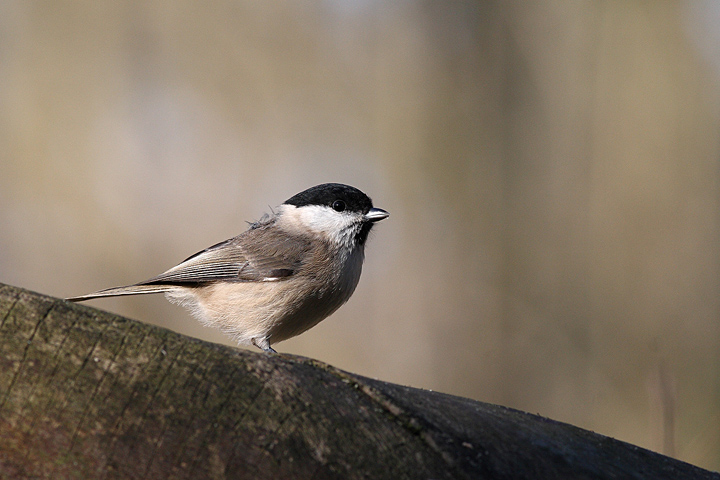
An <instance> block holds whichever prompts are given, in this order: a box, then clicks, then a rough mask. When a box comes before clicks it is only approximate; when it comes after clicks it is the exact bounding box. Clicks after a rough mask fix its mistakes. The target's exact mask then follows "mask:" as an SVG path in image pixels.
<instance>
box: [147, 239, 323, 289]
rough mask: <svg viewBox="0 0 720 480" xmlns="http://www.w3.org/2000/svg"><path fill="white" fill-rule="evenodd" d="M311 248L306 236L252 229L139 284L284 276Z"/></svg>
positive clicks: (245, 280)
mask: <svg viewBox="0 0 720 480" xmlns="http://www.w3.org/2000/svg"><path fill="white" fill-rule="evenodd" d="M310 248H311V243H310V241H309V240H308V239H306V238H303V237H297V236H295V237H290V236H288V235H287V234H286V233H282V234H278V232H277V231H276V230H275V229H271V228H263V227H258V228H251V229H250V230H247V231H246V232H243V233H242V234H240V235H238V236H237V237H234V238H231V239H229V240H226V241H224V242H221V243H218V244H216V245H213V246H212V247H210V248H207V249H205V250H203V251H201V252H198V253H196V254H195V255H193V256H191V257H189V258H188V259H186V260H185V261H183V262H182V263H180V264H179V265H177V266H175V267H173V268H171V269H169V270H168V271H166V272H164V273H161V274H160V275H158V276H156V277H153V278H151V279H149V280H147V281H145V282H141V283H139V284H138V285H179V284H199V283H206V282H216V281H236V282H264V281H269V280H279V279H285V278H288V277H291V276H292V275H294V274H295V273H296V272H297V271H298V269H299V268H301V267H302V265H303V264H304V262H305V260H306V258H307V256H308V253H309V252H310Z"/></svg>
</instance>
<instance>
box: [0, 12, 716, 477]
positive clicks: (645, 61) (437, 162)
mask: <svg viewBox="0 0 720 480" xmlns="http://www.w3.org/2000/svg"><path fill="white" fill-rule="evenodd" d="M717 25H720V3H718V2H713V1H693V2H687V3H686V2H680V1H630V2H603V1H571V0H565V1H537V2H532V3H530V2H505V1H502V2H501V1H490V2H459V1H448V2H427V1H395V2H379V1H376V0H345V1H342V0H338V1H316V2H253V1H247V2H245V1H216V2H212V4H208V3H198V2H193V1H175V2H153V1H151V2H146V1H126V2H92V1H88V2H65V1H55V0H53V1H29V2H28V1H11V0H6V1H3V2H1V3H0V162H1V164H0V165H1V169H0V282H4V283H10V284H14V285H18V286H22V287H25V288H29V289H32V290H35V291H39V292H42V293H45V294H50V295H55V296H59V297H66V296H70V295H78V294H84V293H89V292H91V291H95V290H98V289H101V288H106V287H111V286H116V285H124V284H128V283H133V282H136V281H140V280H144V279H147V278H149V277H151V276H154V275H156V274H158V273H160V272H162V271H164V270H165V269H167V268H169V267H171V266H173V265H175V264H176V263H178V262H179V261H181V260H183V259H184V258H186V257H187V256H189V255H190V254H192V253H195V252H196V251H198V250H201V249H203V248H205V247H207V246H209V245H211V244H214V243H216V242H218V241H221V240H224V239H226V238H229V237H232V236H234V235H236V234H238V233H240V232H241V231H243V230H244V229H245V228H246V224H245V221H253V220H257V219H258V218H259V217H260V216H261V215H262V214H263V213H264V212H266V211H268V210H269V207H273V206H276V205H278V204H280V203H282V202H283V201H284V200H285V199H287V198H289V197H290V196H292V195H293V194H295V193H297V192H299V191H301V190H303V189H305V188H307V187H310V186H312V185H315V184H318V183H323V182H329V181H332V182H343V183H348V184H351V185H354V186H356V187H358V188H360V189H362V190H364V191H365V192H367V193H368V194H369V195H370V196H371V197H372V198H373V200H374V201H375V204H376V205H377V206H379V207H381V208H384V209H386V210H388V211H390V212H391V214H392V215H391V217H390V218H389V219H388V220H387V221H384V222H382V223H381V224H379V225H378V226H377V227H376V229H375V231H374V234H373V235H372V238H371V240H370V244H369V246H368V251H367V260H366V263H365V271H364V273H363V278H362V280H361V282H360V285H359V287H358V289H357V291H356V293H355V295H354V297H353V298H352V299H351V300H350V302H349V303H348V304H347V305H346V306H345V307H343V308H342V309H340V310H339V311H338V312H337V313H336V314H335V315H333V316H332V317H331V318H329V319H328V320H325V321H324V322H323V323H321V324H320V325H319V326H317V327H315V328H314V329H312V330H310V331H309V332H307V333H305V334H304V335H302V336H300V337H299V338H296V339H293V340H290V341H287V342H285V343H282V344H279V345H276V348H277V349H278V350H279V351H281V352H288V353H294V354H299V355H305V356H309V357H313V358H317V359H320V360H322V361H325V362H328V363H331V364H333V365H335V366H337V367H340V368H342V369H345V370H349V371H351V372H354V373H358V374H362V375H366V376H370V377H376V378H379V379H382V380H387V381H390V382H396V383H401V384H405V385H412V386H415V387H422V388H428V389H432V390H437V391H442V392H447V393H451V394H455V395H461V396H465V397H470V398H473V399H477V400H482V401H486V402H492V403H498V404H501V405H505V406H509V407H514V408H519V409H522V410H525V411H529V412H531V413H539V414H541V415H544V416H547V417H550V418H553V419H557V420H561V421H564V422H569V423H572V424H574V425H578V426H580V427H584V428H588V429H592V430H594V431H597V432H599V433H602V434H605V435H610V436H612V437H615V438H618V439H621V440H625V441H629V442H632V443H635V444H637V445H640V446H643V447H647V448H650V449H652V450H655V451H659V452H663V453H666V454H669V455H672V456H675V457H677V458H680V459H683V460H686V461H688V462H691V463H693V464H696V465H699V466H702V467H705V468H710V469H720V428H718V425H720V248H719V246H720V88H719V87H720V29H718V28H717ZM91 304H92V305H94V306H97V307H99V308H103V309H107V310H110V311H113V312H117V313H121V314H123V315H127V316H130V317H132V318H135V319H139V320H141V321H144V322H152V323H157V324H159V325H162V326H164V327H167V328H170V329H172V330H176V331H179V332H183V333H186V334H188V335H192V336H196V337H200V338H203V339H206V340H210V341H213V342H223V343H227V339H226V338H225V337H223V336H222V335H221V334H219V333H217V332H215V331H213V330H209V329H206V328H202V327H200V326H199V325H198V324H197V323H196V322H195V321H194V320H193V319H192V318H191V317H190V316H189V315H188V314H187V313H186V312H185V310H183V309H182V308H180V307H177V306H174V305H171V304H169V303H167V302H166V301H165V299H164V298H163V297H162V296H146V297H135V298H130V297H128V298H121V299H117V298H116V299H106V300H97V301H93V302H92V303H91Z"/></svg>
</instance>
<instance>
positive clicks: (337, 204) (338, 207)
mask: <svg viewBox="0 0 720 480" xmlns="http://www.w3.org/2000/svg"><path fill="white" fill-rule="evenodd" d="M332 208H333V210H335V211H336V212H342V211H344V210H345V202H343V201H342V200H335V201H334V202H333V204H332Z"/></svg>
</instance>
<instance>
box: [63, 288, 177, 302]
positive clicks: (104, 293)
mask: <svg viewBox="0 0 720 480" xmlns="http://www.w3.org/2000/svg"><path fill="white" fill-rule="evenodd" d="M172 288H173V287H172V286H169V285H128V286H126V287H114V288H106V289H105V290H100V291H99V292H94V293H88V294H87V295H80V296H79V297H70V298H66V299H65V300H67V301H69V302H82V301H84V300H91V299H93V298H102V297H119V296H121V295H145V294H148V293H163V292H167V291H168V290H171V289H172Z"/></svg>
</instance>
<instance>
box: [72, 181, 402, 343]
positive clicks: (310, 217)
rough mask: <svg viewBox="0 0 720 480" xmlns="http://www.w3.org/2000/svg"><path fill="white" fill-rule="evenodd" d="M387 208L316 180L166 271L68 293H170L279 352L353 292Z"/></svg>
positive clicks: (229, 330)
mask: <svg viewBox="0 0 720 480" xmlns="http://www.w3.org/2000/svg"><path fill="white" fill-rule="evenodd" d="M388 215H389V213H388V212H386V211H385V210H382V209H380V208H374V207H373V204H372V201H371V200H370V198H369V197H368V196H367V195H365V194H364V193H363V192H361V191H360V190H358V189H357V188H354V187H351V186H348V185H342V184H339V183H326V184H323V185H317V186H315V187H312V188H309V189H307V190H305V191H303V192H300V193H298V194H297V195H295V196H293V197H291V198H290V199H288V200H287V201H285V203H283V204H282V205H280V206H279V207H278V208H277V209H276V210H275V211H273V212H272V214H270V215H268V214H266V215H265V216H263V217H262V218H261V219H260V220H259V221H257V222H255V223H251V224H250V228H249V229H248V230H247V231H245V232H243V233H241V234H240V235H238V236H237V237H234V238H231V239H229V240H226V241H224V242H221V243H218V244H217V245H213V246H212V247H209V248H207V249H205V250H203V251H201V252H198V253H196V254H195V255H193V256H191V257H190V258H188V259H187V260H185V261H184V262H182V263H180V264H179V265H177V266H175V267H173V268H171V269H170V270H168V271H166V272H165V273H161V274H160V275H158V276H156V277H153V278H151V279H149V280H146V281H144V282H140V283H136V284H134V285H128V286H126V287H116V288H109V289H107V290H100V291H99V292H95V293H91V294H89V295H82V296H79V297H73V298H68V299H67V300H70V301H73V302H77V301H82V300H90V299H92V298H99V297H114V296H119V295H138V294H146V293H164V294H165V296H166V297H167V298H168V300H170V301H171V302H173V303H178V304H180V305H183V306H185V307H187V308H188V309H189V310H190V312H191V313H192V314H193V316H195V317H196V318H197V319H198V320H199V321H200V322H201V323H202V324H204V325H207V326H213V327H217V328H219V329H220V330H221V331H223V332H224V333H226V334H227V335H229V336H231V337H232V338H233V339H234V340H236V341H237V342H238V343H239V344H244V345H249V344H252V345H255V346H257V347H258V348H261V349H263V350H265V351H266V352H273V353H274V352H275V350H273V348H272V347H271V345H272V344H275V343H277V342H280V341H283V340H287V339H288V338H290V337H294V336H295V335H299V334H301V333H303V332H304V331H305V330H307V329H309V328H311V327H314V326H315V325H317V324H318V323H319V322H320V321H321V320H323V319H325V318H326V317H328V316H329V315H330V314H331V313H333V312H334V311H335V310H337V309H338V308H339V307H340V306H341V305H342V304H344V303H345V302H346V301H347V300H348V299H349V298H350V296H351V295H352V294H353V291H355V287H356V286H357V284H358V281H359V280H360V272H361V270H362V264H363V259H364V257H365V243H366V241H367V238H368V234H369V233H370V229H371V228H372V226H373V225H374V224H375V222H378V221H380V220H382V219H384V218H387V217H388Z"/></svg>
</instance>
